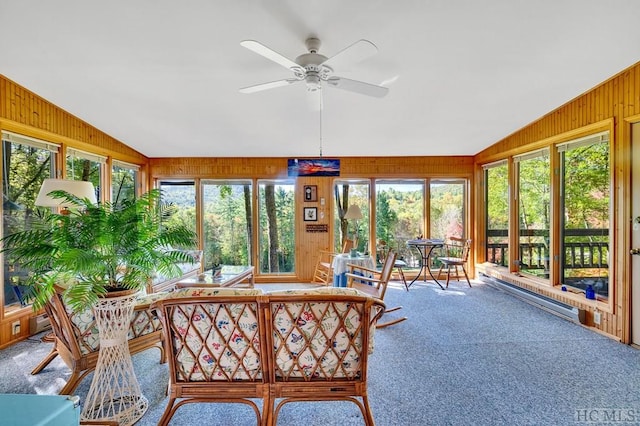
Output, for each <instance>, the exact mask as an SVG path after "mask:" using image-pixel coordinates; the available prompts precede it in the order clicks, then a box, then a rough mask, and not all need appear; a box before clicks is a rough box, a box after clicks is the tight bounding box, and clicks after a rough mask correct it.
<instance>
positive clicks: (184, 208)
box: [160, 180, 206, 265]
mask: <svg viewBox="0 0 640 426" xmlns="http://www.w3.org/2000/svg"><path fill="white" fill-rule="evenodd" d="M160 191H162V201H163V202H164V203H169V204H171V206H172V208H174V209H176V210H175V213H174V214H173V215H172V216H171V217H170V218H169V220H168V221H167V222H165V223H164V225H165V226H166V227H168V228H171V227H172V226H174V225H184V226H186V227H187V228H189V229H190V230H192V231H193V232H197V231H196V220H197V219H196V186H195V182H194V181H192V180H175V181H174V180H163V181H160ZM174 248H180V249H191V248H193V247H174ZM205 265H206V263H205Z"/></svg>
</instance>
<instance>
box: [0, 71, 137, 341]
mask: <svg viewBox="0 0 640 426" xmlns="http://www.w3.org/2000/svg"><path fill="white" fill-rule="evenodd" d="M0 130H7V131H11V132H14V133H19V134H22V135H26V136H30V137H34V138H38V139H43V140H46V141H50V142H54V143H59V144H61V145H62V146H70V147H73V148H76V149H80V150H85V151H89V152H93V153H96V154H100V155H104V156H106V157H109V158H116V159H118V160H121V161H127V162H130V163H135V164H141V165H145V166H146V162H147V158H146V157H145V156H144V155H142V154H140V153H139V152H137V151H135V150H134V149H132V148H130V147H128V146H127V145H124V144H123V143H121V142H119V141H118V140H116V139H114V138H112V137H111V136H109V135H107V134H106V133H103V132H101V131H100V130H98V129H96V128H95V127H93V126H91V125H89V124H87V123H86V122H84V121H82V120H80V119H79V118H78V117H75V116H73V115H71V114H69V113H68V112H66V111H64V110H62V109H61V108H59V107H57V106H55V105H53V104H52V103H51V102H48V101H47V100H45V99H43V98H41V97H40V96H38V95H36V94H34V93H32V92H30V91H29V90H27V89H26V88H24V87H22V86H20V85H18V84H16V83H14V82H13V81H11V80H9V79H8V78H6V77H4V76H2V75H0ZM60 163H61V164H62V163H63V161H60ZM0 167H1V165H0ZM31 316H33V312H32V310H31V308H30V307H27V308H23V309H19V310H14V311H11V312H10V313H5V312H4V302H3V301H2V296H1V293H0V348H2V347H4V346H7V345H9V344H11V343H13V342H15V341H17V340H21V339H25V338H27V337H28V336H29V318H30V317H31ZM15 322H20V333H19V334H17V335H13V334H12V324H13V323H15Z"/></svg>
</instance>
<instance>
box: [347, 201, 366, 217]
mask: <svg viewBox="0 0 640 426" xmlns="http://www.w3.org/2000/svg"><path fill="white" fill-rule="evenodd" d="M344 218H345V219H349V220H350V219H355V220H360V219H362V218H363V216H362V210H360V207H358V206H356V205H355V204H351V205H350V206H349V208H348V209H347V213H345V215H344Z"/></svg>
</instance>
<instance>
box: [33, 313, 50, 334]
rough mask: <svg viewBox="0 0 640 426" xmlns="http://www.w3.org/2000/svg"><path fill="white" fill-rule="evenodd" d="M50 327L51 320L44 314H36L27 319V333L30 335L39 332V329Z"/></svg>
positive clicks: (43, 329)
mask: <svg viewBox="0 0 640 426" xmlns="http://www.w3.org/2000/svg"><path fill="white" fill-rule="evenodd" d="M50 328H51V322H50V321H49V317H48V316H47V315H46V314H42V315H38V316H36V317H33V318H31V319H30V320H29V333H30V334H31V335H34V334H37V333H40V332H41V331H45V330H49V329H50Z"/></svg>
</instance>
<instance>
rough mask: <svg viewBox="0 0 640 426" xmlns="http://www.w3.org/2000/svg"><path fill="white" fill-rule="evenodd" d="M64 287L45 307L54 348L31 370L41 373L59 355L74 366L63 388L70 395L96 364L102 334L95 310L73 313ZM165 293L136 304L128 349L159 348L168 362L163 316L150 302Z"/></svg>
mask: <svg viewBox="0 0 640 426" xmlns="http://www.w3.org/2000/svg"><path fill="white" fill-rule="evenodd" d="M63 291H64V289H63V288H62V287H57V288H56V294H55V295H54V297H53V298H52V299H51V300H50V301H49V302H48V303H47V305H46V306H45V310H46V311H47V314H48V315H49V320H50V321H51V326H52V329H53V341H54V345H53V348H52V349H51V352H49V354H48V355H47V356H46V357H45V358H44V359H43V360H42V361H40V363H39V364H38V365H37V366H36V367H35V368H34V369H33V371H32V372H31V374H38V373H39V372H40V371H42V370H43V369H44V368H45V367H46V366H47V365H49V363H50V362H51V361H53V359H55V358H56V357H57V356H60V357H61V358H62V360H63V361H64V362H65V364H67V366H68V367H69V368H70V369H71V377H69V380H68V381H67V383H66V385H65V386H64V387H63V388H62V390H60V394H61V395H71V394H72V393H73V392H74V391H75V389H76V388H77V387H78V385H79V384H80V382H81V381H82V379H84V378H85V376H86V375H87V374H89V373H90V372H92V371H93V370H94V369H95V368H96V362H97V360H98V351H99V350H100V337H99V333H98V328H97V326H96V322H95V319H94V317H93V312H91V311H84V312H80V313H74V312H73V311H71V309H69V308H68V307H67V306H66V305H65V303H64V300H63V295H62V294H63ZM163 296H164V295H162V294H155V295H149V296H144V297H141V298H140V299H139V301H138V303H137V304H136V306H135V308H134V312H133V318H132V320H131V325H130V327H129V335H128V339H129V351H130V352H131V354H135V353H138V352H142V351H144V350H147V349H149V348H158V349H159V350H160V362H161V363H165V362H166V356H165V352H164V348H163V346H162V329H161V324H160V320H159V319H158V318H157V316H156V315H155V314H154V313H153V312H152V311H151V310H150V308H149V306H150V304H151V303H152V302H153V301H155V300H156V299H158V298H161V297H163Z"/></svg>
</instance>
